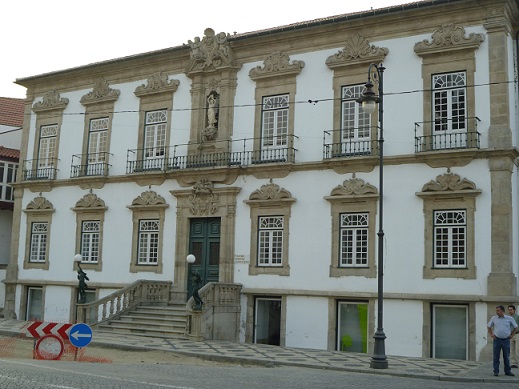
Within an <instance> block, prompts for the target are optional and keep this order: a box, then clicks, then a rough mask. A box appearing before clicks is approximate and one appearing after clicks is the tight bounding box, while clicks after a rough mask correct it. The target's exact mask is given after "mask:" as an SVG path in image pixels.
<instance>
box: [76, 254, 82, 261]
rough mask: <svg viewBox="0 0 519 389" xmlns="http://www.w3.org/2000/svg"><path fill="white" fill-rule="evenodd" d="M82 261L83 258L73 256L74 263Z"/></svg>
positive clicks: (79, 255) (77, 255)
mask: <svg viewBox="0 0 519 389" xmlns="http://www.w3.org/2000/svg"><path fill="white" fill-rule="evenodd" d="M81 261H83V256H82V255H81V254H76V255H74V262H81Z"/></svg>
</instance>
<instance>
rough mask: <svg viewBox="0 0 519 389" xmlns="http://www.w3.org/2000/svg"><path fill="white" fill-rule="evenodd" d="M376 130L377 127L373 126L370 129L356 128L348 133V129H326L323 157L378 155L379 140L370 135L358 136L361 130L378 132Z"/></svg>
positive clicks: (371, 132) (370, 132) (372, 132)
mask: <svg viewBox="0 0 519 389" xmlns="http://www.w3.org/2000/svg"><path fill="white" fill-rule="evenodd" d="M376 130H377V128H376V127H371V128H370V129H369V130H368V129H365V128H360V129H359V128H354V129H351V131H348V134H347V130H326V131H324V134H323V159H332V158H343V157H360V156H368V155H376V153H377V149H378V143H377V140H374V139H372V137H369V136H366V137H359V136H358V133H359V131H360V132H361V133H362V132H366V133H368V134H376ZM347 135H349V137H348V136H347Z"/></svg>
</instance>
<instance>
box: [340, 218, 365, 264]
mask: <svg viewBox="0 0 519 389" xmlns="http://www.w3.org/2000/svg"><path fill="white" fill-rule="evenodd" d="M339 227H340V228H339V231H340V250H341V252H340V259H339V266H340V267H356V266H359V267H367V266H368V239H369V235H368V234H369V230H368V227H369V214H368V213H343V214H341V215H340V226H339Z"/></svg>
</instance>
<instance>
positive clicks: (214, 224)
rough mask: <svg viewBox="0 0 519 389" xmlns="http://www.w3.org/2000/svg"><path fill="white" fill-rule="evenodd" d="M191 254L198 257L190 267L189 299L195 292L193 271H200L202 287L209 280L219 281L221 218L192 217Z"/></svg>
mask: <svg viewBox="0 0 519 389" xmlns="http://www.w3.org/2000/svg"><path fill="white" fill-rule="evenodd" d="M189 254H193V255H194V256H195V258H196V260H195V262H194V263H193V264H190V265H189V268H188V272H189V274H188V287H187V292H188V299H189V298H190V297H191V295H192V292H193V283H192V279H191V271H198V273H199V274H200V277H201V279H202V282H201V285H200V288H201V287H202V286H204V285H205V284H207V283H208V282H218V280H219V268H220V218H203V219H202V218H201V219H191V222H190V228H189Z"/></svg>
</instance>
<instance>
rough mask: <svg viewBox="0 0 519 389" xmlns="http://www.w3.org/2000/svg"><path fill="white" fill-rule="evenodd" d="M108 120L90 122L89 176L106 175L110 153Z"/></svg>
mask: <svg viewBox="0 0 519 389" xmlns="http://www.w3.org/2000/svg"><path fill="white" fill-rule="evenodd" d="M108 123H109V120H108V118H98V119H92V120H90V128H89V133H88V167H87V169H88V171H87V175H99V174H101V175H102V174H104V173H105V172H104V168H105V162H106V153H107V151H108Z"/></svg>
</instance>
